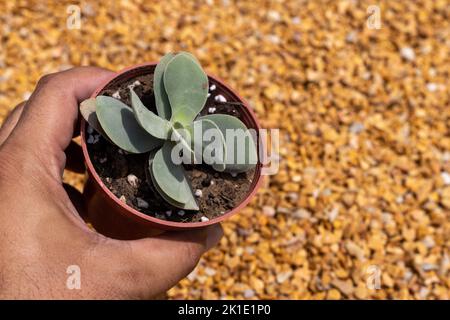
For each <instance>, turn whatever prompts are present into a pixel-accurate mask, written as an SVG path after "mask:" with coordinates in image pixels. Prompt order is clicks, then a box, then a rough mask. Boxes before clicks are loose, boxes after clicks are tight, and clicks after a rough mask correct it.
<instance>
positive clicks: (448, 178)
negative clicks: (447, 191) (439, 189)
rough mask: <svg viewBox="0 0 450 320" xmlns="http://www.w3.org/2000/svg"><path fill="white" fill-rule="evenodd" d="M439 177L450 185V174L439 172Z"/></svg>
mask: <svg viewBox="0 0 450 320" xmlns="http://www.w3.org/2000/svg"><path fill="white" fill-rule="evenodd" d="M441 178H442V181H444V184H445V185H446V186H448V185H450V174H449V173H448V172H441Z"/></svg>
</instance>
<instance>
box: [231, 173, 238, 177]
mask: <svg viewBox="0 0 450 320" xmlns="http://www.w3.org/2000/svg"><path fill="white" fill-rule="evenodd" d="M230 174H231V176H232V177H233V178H236V177H237V175H238V174H237V173H236V172H231V173H230Z"/></svg>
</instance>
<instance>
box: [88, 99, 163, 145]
mask: <svg viewBox="0 0 450 320" xmlns="http://www.w3.org/2000/svg"><path fill="white" fill-rule="evenodd" d="M96 104H97V108H96V109H97V112H96V114H97V117H98V120H99V122H100V125H101V126H102V128H103V130H104V131H105V132H106V134H107V135H108V137H109V138H110V139H111V141H112V142H113V143H114V144H115V145H117V146H118V147H119V148H121V149H123V150H125V151H128V152H131V153H144V152H148V151H150V150H152V149H154V148H156V147H158V146H160V145H161V144H162V142H163V141H162V140H160V139H156V138H154V137H152V136H151V135H150V134H148V133H147V131H145V130H144V129H142V127H141V126H140V125H139V123H138V122H137V121H136V119H135V118H134V114H133V111H132V110H131V108H130V107H128V106H127V105H126V104H124V103H123V102H121V101H120V100H117V99H114V98H111V97H108V96H98V97H97V98H96Z"/></svg>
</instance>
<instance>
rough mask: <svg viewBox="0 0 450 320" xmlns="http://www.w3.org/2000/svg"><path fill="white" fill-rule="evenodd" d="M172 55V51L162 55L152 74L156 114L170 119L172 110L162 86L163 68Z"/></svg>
mask: <svg viewBox="0 0 450 320" xmlns="http://www.w3.org/2000/svg"><path fill="white" fill-rule="evenodd" d="M173 57H175V54H173V53H168V54H166V55H165V56H164V57H162V58H161V60H160V61H159V63H158V65H157V66H156V68H155V73H154V75H153V92H154V94H155V103H156V110H157V111H158V115H159V116H160V117H161V118H164V119H166V120H169V119H170V117H171V115H172V111H171V109H170V103H169V98H168V97H167V93H166V89H165V88H164V70H165V69H166V66H167V64H168V63H169V61H170V60H171V59H172V58H173Z"/></svg>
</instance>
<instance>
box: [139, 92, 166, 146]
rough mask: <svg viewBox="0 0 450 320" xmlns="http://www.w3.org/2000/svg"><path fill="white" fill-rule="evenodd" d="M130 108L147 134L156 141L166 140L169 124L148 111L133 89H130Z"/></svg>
mask: <svg viewBox="0 0 450 320" xmlns="http://www.w3.org/2000/svg"><path fill="white" fill-rule="evenodd" d="M130 96H131V106H132V108H133V111H134V116H135V117H136V120H137V122H138V123H139V124H140V125H141V127H142V128H144V129H145V130H146V131H147V132H148V133H150V134H151V135H152V136H154V137H155V138H158V139H167V138H168V137H169V133H170V127H171V125H170V122H169V121H167V120H165V119H163V118H161V117H158V116H157V115H156V114H154V113H153V112H152V111H150V110H148V109H147V108H146V107H145V106H144V104H143V103H142V101H141V99H139V97H138V96H137V94H136V93H135V92H134V90H133V89H131V88H130Z"/></svg>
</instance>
